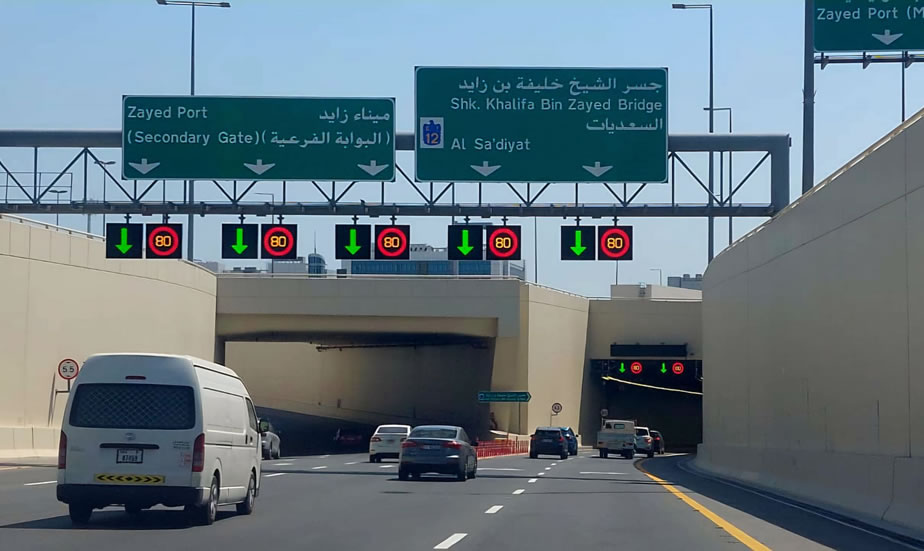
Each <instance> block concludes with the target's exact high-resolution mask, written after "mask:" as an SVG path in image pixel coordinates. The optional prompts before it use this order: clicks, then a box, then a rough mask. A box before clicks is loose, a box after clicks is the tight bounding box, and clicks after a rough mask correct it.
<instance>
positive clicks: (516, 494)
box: [513, 488, 526, 496]
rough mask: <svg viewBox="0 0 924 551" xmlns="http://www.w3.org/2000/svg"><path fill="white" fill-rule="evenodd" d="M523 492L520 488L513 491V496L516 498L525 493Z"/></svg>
mask: <svg viewBox="0 0 924 551" xmlns="http://www.w3.org/2000/svg"><path fill="white" fill-rule="evenodd" d="M525 491H526V490H524V489H523V488H520V489H519V490H514V491H513V495H515V496H518V495H520V494H522V493H523V492H525Z"/></svg>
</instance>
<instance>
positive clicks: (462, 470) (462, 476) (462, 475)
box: [456, 465, 468, 482]
mask: <svg viewBox="0 0 924 551" xmlns="http://www.w3.org/2000/svg"><path fill="white" fill-rule="evenodd" d="M456 480H458V481H459V482H465V481H466V480H468V469H467V468H466V467H465V465H459V472H458V473H456Z"/></svg>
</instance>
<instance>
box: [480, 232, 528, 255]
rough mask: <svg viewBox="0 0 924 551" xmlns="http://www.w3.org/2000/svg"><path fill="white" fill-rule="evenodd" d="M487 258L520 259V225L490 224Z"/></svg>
mask: <svg viewBox="0 0 924 551" xmlns="http://www.w3.org/2000/svg"><path fill="white" fill-rule="evenodd" d="M487 235H488V247H487V250H486V251H485V258H486V259H487V260H520V226H488V228H487Z"/></svg>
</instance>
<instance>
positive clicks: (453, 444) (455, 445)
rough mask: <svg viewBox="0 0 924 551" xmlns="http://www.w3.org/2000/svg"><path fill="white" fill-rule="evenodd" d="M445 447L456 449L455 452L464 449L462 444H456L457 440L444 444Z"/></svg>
mask: <svg viewBox="0 0 924 551" xmlns="http://www.w3.org/2000/svg"><path fill="white" fill-rule="evenodd" d="M443 447H444V448H452V449H454V450H458V449H461V448H462V444H460V443H458V442H456V441H455V440H453V441H452V442H443Z"/></svg>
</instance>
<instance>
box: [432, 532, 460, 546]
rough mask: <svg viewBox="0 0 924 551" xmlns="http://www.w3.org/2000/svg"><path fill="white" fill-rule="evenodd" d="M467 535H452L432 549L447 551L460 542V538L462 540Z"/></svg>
mask: <svg viewBox="0 0 924 551" xmlns="http://www.w3.org/2000/svg"><path fill="white" fill-rule="evenodd" d="M467 535H468V534H462V533H459V534H453V535H451V536H449V537H448V538H446V539H444V540H443V541H442V542H440V543H438V544H436V547H434V549H449V548H450V547H452V546H453V545H455V544H457V543H459V542H460V541H462V538H464V537H465V536H467Z"/></svg>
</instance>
